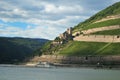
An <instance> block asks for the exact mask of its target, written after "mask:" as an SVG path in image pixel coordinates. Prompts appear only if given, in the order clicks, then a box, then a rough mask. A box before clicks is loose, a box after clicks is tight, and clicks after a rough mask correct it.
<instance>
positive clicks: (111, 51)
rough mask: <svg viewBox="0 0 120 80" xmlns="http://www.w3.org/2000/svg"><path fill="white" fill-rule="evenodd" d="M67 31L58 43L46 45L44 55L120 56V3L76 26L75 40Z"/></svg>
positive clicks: (43, 49) (43, 48)
mask: <svg viewBox="0 0 120 80" xmlns="http://www.w3.org/2000/svg"><path fill="white" fill-rule="evenodd" d="M67 30H68V31H66V32H64V33H63V34H62V36H60V37H57V41H56V40H54V41H53V42H49V43H47V44H45V45H44V46H43V47H42V50H41V51H42V53H43V54H55V55H67V56H81V55H120V53H119V52H120V50H119V48H120V39H119V37H120V36H119V35H120V2H117V3H115V4H113V5H111V6H109V7H107V8H106V9H104V10H102V11H100V12H98V13H97V14H95V15H93V16H92V17H90V18H89V19H87V20H85V21H84V22H81V23H79V24H78V25H77V26H75V27H74V28H73V29H72V35H73V34H75V33H76V34H75V35H74V36H72V38H73V39H70V38H71V34H70V35H69V32H70V31H69V30H70V29H67ZM92 31H93V32H94V33H93V32H92ZM85 32H88V33H89V34H85ZM89 36H90V37H89ZM61 37H62V38H61ZM67 37H68V38H69V39H67ZM77 37H78V38H77ZM77 39H79V40H77ZM81 39H82V40H83V41H82V40H81ZM113 41H114V42H113ZM61 42H62V43H61Z"/></svg>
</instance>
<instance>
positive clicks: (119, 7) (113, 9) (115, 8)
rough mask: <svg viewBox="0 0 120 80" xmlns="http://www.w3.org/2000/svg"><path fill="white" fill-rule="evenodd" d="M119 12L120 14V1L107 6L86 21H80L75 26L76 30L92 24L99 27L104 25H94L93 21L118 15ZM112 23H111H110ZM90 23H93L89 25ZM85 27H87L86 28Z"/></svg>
mask: <svg viewBox="0 0 120 80" xmlns="http://www.w3.org/2000/svg"><path fill="white" fill-rule="evenodd" d="M117 14H120V2H117V3H115V4H113V5H111V6H109V7H107V8H106V9H104V10H102V11H100V12H98V13H97V14H95V15H93V16H92V17H90V18H89V19H87V20H86V21H84V22H81V23H79V24H78V25H77V26H75V27H74V31H76V30H79V29H82V28H84V29H87V28H92V27H91V26H94V25H97V26H98V27H102V26H104V25H101V26H99V25H98V24H94V25H92V23H93V22H95V21H97V20H100V19H102V18H105V17H107V16H110V15H117ZM112 23H113V24H114V22H112ZM112 23H110V25H111V24H112ZM89 25H91V26H89ZM107 25H108V24H107ZM105 26H106V25H105ZM85 27H87V28H85Z"/></svg>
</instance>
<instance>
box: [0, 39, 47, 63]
mask: <svg viewBox="0 0 120 80" xmlns="http://www.w3.org/2000/svg"><path fill="white" fill-rule="evenodd" d="M47 41H48V40H46V39H30V38H8V37H0V63H14V62H21V61H23V60H24V59H26V58H28V57H31V56H33V55H40V54H41V53H34V51H35V50H37V49H38V48H41V46H42V45H44V44H45V43H46V42H47Z"/></svg>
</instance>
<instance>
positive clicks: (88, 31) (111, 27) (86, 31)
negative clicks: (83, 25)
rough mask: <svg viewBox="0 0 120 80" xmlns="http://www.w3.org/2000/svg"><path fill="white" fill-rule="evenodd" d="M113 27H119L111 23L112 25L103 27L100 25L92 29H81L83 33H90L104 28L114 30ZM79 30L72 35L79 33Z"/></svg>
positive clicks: (119, 26) (119, 27)
mask: <svg viewBox="0 0 120 80" xmlns="http://www.w3.org/2000/svg"><path fill="white" fill-rule="evenodd" d="M114 29H120V25H113V26H105V27H100V28H93V29H88V30H83V31H82V33H83V34H91V33H95V32H99V31H105V30H114ZM79 33H80V32H75V33H74V34H73V36H75V35H76V34H79Z"/></svg>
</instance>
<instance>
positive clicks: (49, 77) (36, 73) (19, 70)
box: [0, 67, 120, 80]
mask: <svg viewBox="0 0 120 80" xmlns="http://www.w3.org/2000/svg"><path fill="white" fill-rule="evenodd" d="M0 80H120V70H105V69H88V68H25V67H0Z"/></svg>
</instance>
